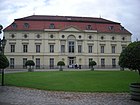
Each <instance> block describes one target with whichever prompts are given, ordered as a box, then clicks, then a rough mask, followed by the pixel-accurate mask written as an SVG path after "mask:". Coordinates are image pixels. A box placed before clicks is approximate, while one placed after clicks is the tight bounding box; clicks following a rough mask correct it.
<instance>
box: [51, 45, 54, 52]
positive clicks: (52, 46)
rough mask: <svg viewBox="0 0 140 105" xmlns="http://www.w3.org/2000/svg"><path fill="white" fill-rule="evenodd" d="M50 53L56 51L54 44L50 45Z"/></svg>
mask: <svg viewBox="0 0 140 105" xmlns="http://www.w3.org/2000/svg"><path fill="white" fill-rule="evenodd" d="M50 53H54V45H50Z"/></svg>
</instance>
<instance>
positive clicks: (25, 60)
mask: <svg viewBox="0 0 140 105" xmlns="http://www.w3.org/2000/svg"><path fill="white" fill-rule="evenodd" d="M26 62H27V58H23V69H26V68H27V67H26V66H25V63H26Z"/></svg>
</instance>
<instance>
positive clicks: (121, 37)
mask: <svg viewBox="0 0 140 105" xmlns="http://www.w3.org/2000/svg"><path fill="white" fill-rule="evenodd" d="M4 36H5V38H6V40H7V43H6V46H5V55H6V56H7V58H8V59H9V62H10V68H11V69H12V68H15V69H16V68H26V67H25V62H26V61H27V60H33V61H34V62H35V68H37V69H39V68H40V69H46V68H47V69H48V68H58V67H57V62H58V61H64V62H65V65H66V66H65V68H67V67H70V68H71V67H73V65H75V64H77V65H78V66H79V65H80V67H81V68H84V69H85V68H89V62H90V61H92V60H94V61H96V63H97V65H96V67H97V68H116V67H119V66H118V59H119V55H120V53H121V51H122V50H123V49H124V48H125V47H126V46H127V45H128V44H129V43H130V42H131V33H130V32H129V31H128V30H126V29H125V28H124V27H123V26H122V25H121V24H120V23H118V22H113V21H110V20H106V19H103V18H93V17H76V16H48V15H32V16H28V17H24V18H19V19H15V20H14V22H13V23H12V24H10V25H9V26H7V27H6V28H5V29H4Z"/></svg>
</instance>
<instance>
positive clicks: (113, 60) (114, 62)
mask: <svg viewBox="0 0 140 105" xmlns="http://www.w3.org/2000/svg"><path fill="white" fill-rule="evenodd" d="M112 67H116V59H115V58H113V59H112Z"/></svg>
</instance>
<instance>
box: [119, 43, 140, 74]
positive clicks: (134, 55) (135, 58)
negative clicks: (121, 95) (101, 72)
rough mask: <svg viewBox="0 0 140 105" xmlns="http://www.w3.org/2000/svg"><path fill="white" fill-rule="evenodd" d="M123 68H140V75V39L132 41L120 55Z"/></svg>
mask: <svg viewBox="0 0 140 105" xmlns="http://www.w3.org/2000/svg"><path fill="white" fill-rule="evenodd" d="M119 65H120V67H122V68H129V69H132V70H138V72H139V75H140V41H137V42H132V43H130V44H129V45H128V46H127V47H126V48H125V49H124V50H123V51H122V52H121V54H120V56H119Z"/></svg>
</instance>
